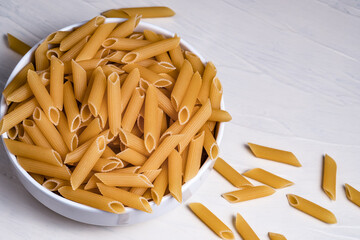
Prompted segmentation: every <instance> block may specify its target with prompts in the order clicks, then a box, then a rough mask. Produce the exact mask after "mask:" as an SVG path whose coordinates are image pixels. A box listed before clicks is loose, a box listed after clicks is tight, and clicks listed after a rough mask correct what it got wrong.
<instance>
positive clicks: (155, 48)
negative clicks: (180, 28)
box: [121, 37, 180, 63]
mask: <svg viewBox="0 0 360 240" xmlns="http://www.w3.org/2000/svg"><path fill="white" fill-rule="evenodd" d="M139 41H140V40H139ZM143 41H144V40H143ZM179 43H180V38H179V37H173V38H168V39H164V40H160V41H157V42H153V43H150V44H148V45H145V46H142V47H139V48H136V49H133V50H132V51H131V52H129V53H127V54H125V56H124V57H123V58H122V60H121V61H122V62H123V63H135V62H139V61H142V60H144V59H148V58H151V57H154V56H156V55H159V54H161V53H165V52H167V51H169V50H171V49H174V48H176V47H177V46H178V45H179Z"/></svg>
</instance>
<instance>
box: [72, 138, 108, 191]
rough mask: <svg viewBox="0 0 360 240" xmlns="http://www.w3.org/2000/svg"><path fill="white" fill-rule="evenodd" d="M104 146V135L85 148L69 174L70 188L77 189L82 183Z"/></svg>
mask: <svg viewBox="0 0 360 240" xmlns="http://www.w3.org/2000/svg"><path fill="white" fill-rule="evenodd" d="M105 146H106V142H105V137H104V136H99V137H98V138H96V139H95V141H93V142H92V143H91V145H90V147H89V148H88V149H87V150H86V152H85V153H84V155H83V156H82V158H81V159H80V161H79V163H78V165H77V166H76V167H75V169H74V172H73V173H72V174H71V178H70V183H71V187H72V189H77V188H78V187H79V186H80V185H81V184H82V183H83V181H84V180H85V178H86V176H87V175H88V174H89V173H90V171H91V169H92V168H93V167H94V166H95V164H96V161H97V160H98V159H99V158H100V156H101V155H102V153H103V152H104V151H105Z"/></svg>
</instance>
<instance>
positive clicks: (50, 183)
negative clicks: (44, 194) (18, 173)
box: [42, 178, 70, 192]
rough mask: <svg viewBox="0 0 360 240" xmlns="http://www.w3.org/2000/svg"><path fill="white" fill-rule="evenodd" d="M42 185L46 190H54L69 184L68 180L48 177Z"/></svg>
mask: <svg viewBox="0 0 360 240" xmlns="http://www.w3.org/2000/svg"><path fill="white" fill-rule="evenodd" d="M42 185H43V187H44V188H46V189H47V190H49V191H52V192H55V191H57V190H59V188H61V187H63V186H70V182H69V181H67V180H63V179H58V178H50V179H48V180H46V181H45V182H44V183H43V184H42Z"/></svg>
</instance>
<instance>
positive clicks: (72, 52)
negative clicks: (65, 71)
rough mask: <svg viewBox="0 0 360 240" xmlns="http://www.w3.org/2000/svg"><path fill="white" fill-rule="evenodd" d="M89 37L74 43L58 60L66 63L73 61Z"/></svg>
mask: <svg viewBox="0 0 360 240" xmlns="http://www.w3.org/2000/svg"><path fill="white" fill-rule="evenodd" d="M89 38H90V35H88V36H86V37H84V38H82V39H81V40H80V41H79V42H78V43H76V44H75V45H74V46H72V47H71V48H70V49H69V50H68V51H67V52H65V53H64V54H63V55H61V57H60V58H59V59H60V60H61V61H63V62H64V63H65V62H68V61H71V60H72V59H75V58H76V56H77V55H78V54H79V53H80V51H81V50H82V49H83V47H84V46H85V44H86V43H87V41H89Z"/></svg>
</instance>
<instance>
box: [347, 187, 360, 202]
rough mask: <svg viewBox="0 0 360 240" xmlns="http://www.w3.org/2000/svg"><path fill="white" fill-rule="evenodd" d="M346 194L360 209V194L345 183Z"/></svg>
mask: <svg viewBox="0 0 360 240" xmlns="http://www.w3.org/2000/svg"><path fill="white" fill-rule="evenodd" d="M345 193H346V197H347V198H348V199H349V200H350V201H351V202H353V203H355V204H356V205H358V206H359V207H360V192H359V191H358V190H356V189H355V188H353V187H352V186H350V185H349V184H347V183H345Z"/></svg>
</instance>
